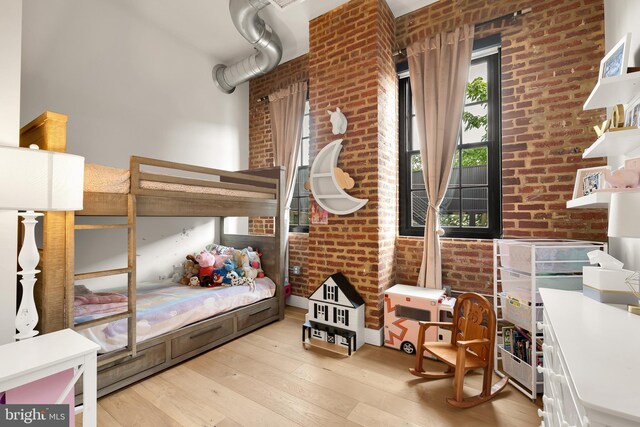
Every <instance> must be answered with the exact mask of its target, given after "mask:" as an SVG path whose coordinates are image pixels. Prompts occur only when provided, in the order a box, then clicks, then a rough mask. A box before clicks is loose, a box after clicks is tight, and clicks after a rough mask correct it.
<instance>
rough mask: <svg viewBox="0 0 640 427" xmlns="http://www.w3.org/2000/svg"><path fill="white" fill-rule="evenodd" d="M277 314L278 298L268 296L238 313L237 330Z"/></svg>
mask: <svg viewBox="0 0 640 427" xmlns="http://www.w3.org/2000/svg"><path fill="white" fill-rule="evenodd" d="M277 315H278V298H269V299H268V300H266V301H261V302H258V303H256V304H253V305H252V306H249V307H247V308H245V309H244V310H242V311H241V312H239V313H238V331H242V330H243V329H246V328H249V327H251V326H253V325H255V324H257V323H260V322H262V321H264V320H266V319H268V318H270V317H273V316H277Z"/></svg>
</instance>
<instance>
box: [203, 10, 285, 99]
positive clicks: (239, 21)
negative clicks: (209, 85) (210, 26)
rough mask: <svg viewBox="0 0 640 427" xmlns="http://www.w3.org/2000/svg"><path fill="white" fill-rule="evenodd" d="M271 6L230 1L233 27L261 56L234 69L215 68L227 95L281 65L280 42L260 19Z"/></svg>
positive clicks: (241, 63) (216, 79) (218, 81)
mask: <svg viewBox="0 0 640 427" xmlns="http://www.w3.org/2000/svg"><path fill="white" fill-rule="evenodd" d="M269 4H270V2H269V0H229V12H230V13H231V20H232V21H233V25H235V27H236V29H237V30H238V32H239V33H240V34H241V35H242V37H244V38H245V39H247V41H248V42H249V43H251V44H252V45H254V47H255V48H256V50H257V52H256V53H254V54H252V55H251V56H249V57H248V58H245V59H243V60H241V61H239V62H236V63H235V64H233V65H229V66H226V65H224V64H218V65H216V66H215V67H213V71H212V74H213V80H214V81H215V82H216V86H218V89H220V90H221V91H223V92H224V93H232V92H233V91H234V90H235V89H236V86H238V85H239V84H241V83H244V82H246V81H249V80H251V79H253V78H255V77H258V76H262V75H263V74H266V73H268V72H269V71H271V70H273V69H274V68H275V67H277V66H278V64H279V63H280V59H282V43H281V42H280V38H279V37H278V35H277V34H276V33H275V32H274V31H273V30H272V29H271V27H269V26H268V25H266V24H265V23H264V21H263V20H262V18H260V17H259V16H258V12H260V11H261V10H262V9H264V8H265V7H267V6H269Z"/></svg>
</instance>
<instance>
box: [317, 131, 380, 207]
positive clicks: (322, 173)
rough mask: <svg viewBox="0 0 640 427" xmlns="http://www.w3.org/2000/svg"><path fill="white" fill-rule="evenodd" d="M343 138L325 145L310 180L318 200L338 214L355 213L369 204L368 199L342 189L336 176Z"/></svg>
mask: <svg viewBox="0 0 640 427" xmlns="http://www.w3.org/2000/svg"><path fill="white" fill-rule="evenodd" d="M341 150H342V139H336V140H335V141H333V142H330V143H329V144H328V145H327V146H326V147H324V148H323V149H322V150H321V151H320V152H319V153H318V155H317V156H316V158H315V160H314V161H313V165H312V166H311V173H310V174H309V181H310V183H311V192H312V193H313V197H314V198H315V199H316V202H318V204H319V205H320V206H322V207H323V208H324V209H325V210H327V211H329V212H331V213H333V214H336V215H347V214H350V213H353V212H355V211H357V210H358V209H360V208H361V207H363V206H364V205H366V204H367V202H368V201H369V200H368V199H356V198H355V197H353V196H351V195H349V194H348V193H347V192H346V191H344V190H343V189H342V187H341V186H340V184H339V182H338V178H337V177H336V172H335V171H336V169H337V166H338V157H339V156H340V151H341Z"/></svg>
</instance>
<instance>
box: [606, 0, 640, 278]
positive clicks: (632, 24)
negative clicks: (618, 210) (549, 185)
mask: <svg viewBox="0 0 640 427" xmlns="http://www.w3.org/2000/svg"><path fill="white" fill-rule="evenodd" d="M604 22H605V50H606V51H607V52H608V51H609V50H610V49H611V48H612V47H613V46H614V45H615V44H616V43H617V42H618V41H619V40H620V39H621V38H622V37H624V35H625V34H626V33H631V51H630V55H629V66H630V67H638V66H640V27H639V26H638V22H640V1H638V0H605V2H604ZM639 95H640V94H639ZM639 156H640V151H638V152H635V153H629V157H639ZM623 163H624V157H612V158H609V165H610V166H611V167H612V168H617V167H619V166H622V165H623ZM609 244H610V253H611V254H612V255H613V256H614V257H616V258H618V259H620V260H621V261H623V262H624V263H625V268H627V269H629V270H634V271H639V270H640V240H639V239H631V238H622V239H621V238H614V237H611V238H609Z"/></svg>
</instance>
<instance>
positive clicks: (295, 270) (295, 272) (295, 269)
mask: <svg viewBox="0 0 640 427" xmlns="http://www.w3.org/2000/svg"><path fill="white" fill-rule="evenodd" d="M291 272H292V273H293V275H294V276H299V275H301V274H302V267H300V266H299V265H294V266H293V267H291Z"/></svg>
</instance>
